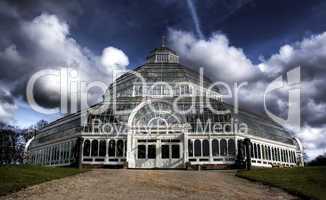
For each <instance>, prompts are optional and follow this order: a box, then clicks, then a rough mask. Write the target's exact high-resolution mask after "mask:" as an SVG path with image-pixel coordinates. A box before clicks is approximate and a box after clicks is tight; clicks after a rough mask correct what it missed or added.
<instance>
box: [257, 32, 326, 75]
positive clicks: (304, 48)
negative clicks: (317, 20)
mask: <svg viewBox="0 0 326 200" xmlns="http://www.w3.org/2000/svg"><path fill="white" fill-rule="evenodd" d="M325 59H326V32H324V33H321V34H319V35H313V36H311V37H309V38H304V39H303V40H302V41H299V42H296V43H294V44H286V45H284V46H282V47H281V48H280V50H279V52H278V53H277V54H274V55H272V56H271V57H270V58H269V59H267V60H266V61H264V62H263V63H261V66H264V68H265V71H266V73H267V74H268V75H270V76H274V75H276V74H278V73H281V72H284V71H287V70H288V69H289V68H293V67H297V66H302V67H311V68H314V69H318V68H319V69H322V68H324V65H325V63H326V62H325Z"/></svg>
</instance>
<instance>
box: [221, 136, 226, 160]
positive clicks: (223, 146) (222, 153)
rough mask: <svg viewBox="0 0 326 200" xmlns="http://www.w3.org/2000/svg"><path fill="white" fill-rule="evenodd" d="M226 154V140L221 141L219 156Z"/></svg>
mask: <svg viewBox="0 0 326 200" xmlns="http://www.w3.org/2000/svg"><path fill="white" fill-rule="evenodd" d="M226 154H227V146H226V140H225V139H222V140H221V155H222V156H226Z"/></svg>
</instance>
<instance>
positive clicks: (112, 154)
mask: <svg viewBox="0 0 326 200" xmlns="http://www.w3.org/2000/svg"><path fill="white" fill-rule="evenodd" d="M108 151H109V157H115V140H110V142H109V148H108Z"/></svg>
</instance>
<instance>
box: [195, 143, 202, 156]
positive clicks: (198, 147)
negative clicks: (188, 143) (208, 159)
mask: <svg viewBox="0 0 326 200" xmlns="http://www.w3.org/2000/svg"><path fill="white" fill-rule="evenodd" d="M195 156H201V142H200V140H195Z"/></svg>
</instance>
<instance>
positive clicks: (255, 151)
mask: <svg viewBox="0 0 326 200" xmlns="http://www.w3.org/2000/svg"><path fill="white" fill-rule="evenodd" d="M254 158H258V155H257V144H256V143H254Z"/></svg>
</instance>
